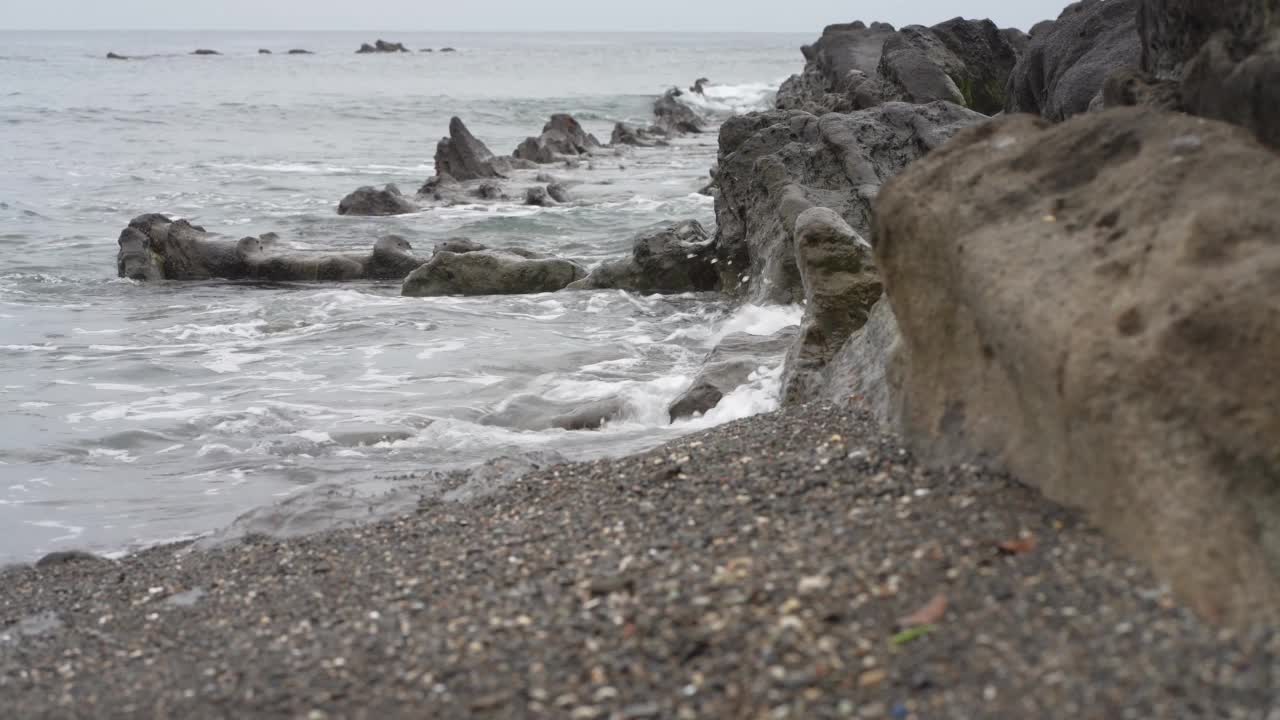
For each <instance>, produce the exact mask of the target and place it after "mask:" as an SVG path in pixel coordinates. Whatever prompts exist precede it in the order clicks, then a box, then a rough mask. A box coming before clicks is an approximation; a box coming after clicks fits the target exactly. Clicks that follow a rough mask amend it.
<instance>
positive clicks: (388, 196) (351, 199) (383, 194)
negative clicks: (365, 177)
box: [338, 185, 419, 215]
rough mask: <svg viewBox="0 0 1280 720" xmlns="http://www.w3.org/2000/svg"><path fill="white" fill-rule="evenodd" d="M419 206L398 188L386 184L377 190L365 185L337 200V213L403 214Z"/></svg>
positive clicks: (415, 209)
mask: <svg viewBox="0 0 1280 720" xmlns="http://www.w3.org/2000/svg"><path fill="white" fill-rule="evenodd" d="M418 210H419V208H418V206H417V205H415V204H414V203H413V202H412V201H411V200H409V199H408V198H406V197H405V196H404V195H402V194H401V193H400V188H398V187H396V186H395V185H387V186H386V187H384V188H383V189H381V190H379V189H377V188H375V187H372V186H369V185H366V186H364V187H362V188H357V189H356V190H355V191H354V192H352V193H351V194H350V195H347V196H346V197H344V198H342V200H341V201H339V202H338V214H339V215H404V214H407V213H413V212H418Z"/></svg>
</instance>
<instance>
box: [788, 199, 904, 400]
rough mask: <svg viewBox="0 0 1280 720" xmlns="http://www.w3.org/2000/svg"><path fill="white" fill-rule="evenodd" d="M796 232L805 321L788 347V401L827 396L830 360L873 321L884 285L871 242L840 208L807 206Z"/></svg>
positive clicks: (796, 249)
mask: <svg viewBox="0 0 1280 720" xmlns="http://www.w3.org/2000/svg"><path fill="white" fill-rule="evenodd" d="M794 236H795V240H794V242H795V251H796V263H797V265H798V266H799V268H800V279H801V281H802V283H803V285H804V301H805V302H804V320H803V321H802V322H801V325H800V337H799V338H798V340H797V342H795V343H794V344H792V346H791V349H790V350H789V351H788V352H787V363H786V367H785V369H784V371H783V375H782V401H783V402H784V403H799V402H805V401H808V400H812V399H814V398H816V397H819V396H820V395H821V391H822V389H823V386H824V385H825V383H826V380H827V378H826V370H827V365H828V364H829V363H830V362H831V360H832V358H834V357H835V355H836V353H837V352H839V351H840V348H841V347H842V346H843V345H844V344H845V342H846V341H847V340H848V339H849V336H851V335H852V334H853V333H854V331H856V330H859V329H861V328H862V326H863V325H866V324H867V316H868V315H869V314H870V312H871V307H872V306H873V305H875V303H876V301H877V300H879V299H880V293H881V291H882V290H883V287H882V286H881V284H880V275H879V273H877V272H876V267H875V261H874V260H873V259H872V257H871V245H870V244H869V243H868V242H867V241H866V240H864V239H863V238H862V236H861V235H859V234H858V233H857V232H856V231H855V230H854V229H853V228H851V227H849V225H848V223H846V222H845V221H844V220H843V219H842V218H841V217H840V216H839V215H837V214H836V212H835V211H834V210H831V209H830V208H824V207H815V208H809V209H808V210H805V211H804V212H803V213H801V214H800V216H799V217H797V218H796V224H795V233H794Z"/></svg>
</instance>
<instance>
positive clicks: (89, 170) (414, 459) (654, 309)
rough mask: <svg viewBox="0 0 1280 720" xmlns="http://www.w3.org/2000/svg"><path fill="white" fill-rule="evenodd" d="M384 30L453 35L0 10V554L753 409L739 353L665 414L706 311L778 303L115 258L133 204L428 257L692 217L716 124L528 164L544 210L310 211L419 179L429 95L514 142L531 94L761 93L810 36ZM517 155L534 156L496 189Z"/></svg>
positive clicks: (190, 524) (604, 254)
mask: <svg viewBox="0 0 1280 720" xmlns="http://www.w3.org/2000/svg"><path fill="white" fill-rule="evenodd" d="M382 35H383V37H385V38H386V39H388V40H392V41H400V42H404V43H406V44H407V45H408V46H409V47H411V48H414V49H415V50H416V49H420V48H427V47H431V48H440V47H442V46H446V45H448V46H452V47H455V48H457V50H458V51H457V52H456V53H439V52H435V53H420V52H415V53H412V54H396V55H356V54H354V50H355V49H356V48H357V47H358V46H359V45H360V43H361V42H366V41H370V42H371V41H372V40H374V39H376V36H370V35H369V34H366V33H296V34H287V33H181V32H167V33H155V32H146V33H143V32H137V33H130V32H111V33H18V32H6V33H0V48H2V49H0V147H2V148H3V163H0V248H2V249H3V257H4V260H3V264H2V265H0V406H2V407H3V413H2V414H0V430H2V432H0V528H3V532H2V533H0V564H3V563H5V562H10V561H25V560H31V559H33V558H35V557H37V556H38V555H40V554H41V553H44V552H48V551H52V550H57V549H66V548H71V547H75V548H87V549H91V550H96V551H101V552H119V551H123V550H126V549H131V548H137V547H140V546H144V545H146V544H150V543H154V542H159V541H164V540H171V539H176V538H183V537H192V536H196V535H200V534H202V533H207V532H209V531H212V530H214V529H216V528H219V527H222V526H225V525H226V524H227V523H229V522H230V521H231V520H233V519H234V518H235V517H237V516H238V515H240V514H241V513H244V512H246V511H248V510H250V509H253V508H257V507H261V506H263V505H267V504H271V503H274V502H278V501H280V500H281V499H282V498H288V497H290V496H292V495H294V494H296V493H299V492H303V491H305V490H306V489H307V488H309V487H315V486H318V485H321V484H334V483H336V484H339V485H341V486H343V487H350V488H352V489H353V490H356V491H358V490H360V489H362V488H368V487H375V486H378V484H379V483H385V482H386V478H388V477H394V476H397V475H402V474H409V473H415V472H420V471H423V470H426V469H431V468H452V467H462V466H467V465H470V464H473V463H476V462H480V461H483V460H485V459H487V458H492V457H497V456H501V455H506V454H512V453H520V452H524V451H529V450H548V449H550V450H557V451H559V452H561V453H563V454H564V455H566V456H568V457H570V458H587V457H592V456H599V455H605V454H623V453H628V452H634V451H637V450H640V449H643V448H646V447H650V446H653V445H655V444H658V443H660V442H662V441H664V440H667V439H669V438H671V437H673V436H675V435H678V434H681V433H685V432H689V431H692V430H695V429H699V428H703V427H707V426H709V425H712V424H715V423H719V422H724V421H727V420H730V419H734V418H737V417H742V416H745V415H749V414H753V413H757V412H761V411H766V410H769V409H772V408H773V407H775V406H776V403H777V378H778V368H776V367H768V366H766V367H762V368H761V370H760V372H758V373H757V374H756V376H754V377H753V379H752V380H751V382H749V383H748V384H747V385H745V386H744V387H742V388H740V389H739V390H738V391H736V392H735V393H733V394H731V395H730V396H729V397H727V398H726V399H725V400H724V401H723V402H722V403H721V405H720V406H719V407H717V408H716V409H715V410H713V411H711V412H710V413H708V414H707V416H706V417H704V418H699V419H695V420H689V421H682V422H678V423H676V424H674V425H673V424H671V423H670V422H669V421H668V419H667V417H666V407H667V405H668V404H669V403H670V401H671V400H672V399H674V398H675V397H676V396H677V395H678V394H679V393H680V392H681V391H682V390H683V389H684V387H686V386H687V385H688V383H689V382H690V380H691V378H692V373H693V372H694V371H695V370H696V368H697V366H698V364H699V363H700V361H701V360H702V358H703V356H704V355H705V353H706V352H707V350H708V349H709V348H710V347H712V346H714V344H715V342H716V340H717V339H718V338H719V337H722V336H723V335H725V334H727V333H730V332H740V331H746V332H755V333H758V334H769V333H772V332H775V331H776V330H778V329H779V328H781V327H785V326H786V325H789V324H794V323H796V322H797V321H798V319H799V314H800V313H799V310H798V309H796V308H780V307H764V308H761V307H753V306H746V307H740V308H735V307H732V306H730V305H728V304H726V303H724V302H723V301H721V300H720V299H719V298H717V297H708V296H692V295H688V296H672V297H658V296H652V297H644V296H637V295H633V294H627V293H622V292H617V291H605V292H593V293H555V294H545V295H532V296H507V297H480V298H401V297H400V296H399V283H355V284H306V283H289V284H276V285H267V284H250V283H236V282H201V283H157V284H141V283H137V282H133V281H129V280H122V279H118V278H116V277H115V275H116V272H115V255H116V238H117V236H118V235H119V233H120V230H121V229H122V228H123V227H124V226H125V225H126V224H127V223H128V221H129V220H130V219H131V218H132V217H134V216H136V215H139V214H141V213H144V212H164V213H169V214H172V215H175V216H181V217H186V218H189V219H191V220H192V221H193V222H196V223H197V224H201V225H203V226H204V227H206V228H207V229H208V230H209V231H211V232H214V233H218V234H222V235H226V236H230V237H240V236H243V235H249V234H253V235H256V234H260V233H263V232H276V233H279V234H280V235H281V238H282V241H283V242H285V243H286V244H288V245H290V246H292V247H295V248H299V249H327V250H357V249H358V250H364V249H367V248H369V247H370V246H371V245H372V243H373V241H374V240H375V239H376V238H377V237H379V236H381V235H385V234H388V233H397V234H400V235H403V236H404V237H406V238H408V239H409V240H410V242H412V243H413V245H414V247H415V248H416V249H417V250H418V251H419V252H420V253H424V254H429V252H430V249H431V247H432V245H433V244H434V243H435V242H437V241H439V240H442V239H444V238H448V237H457V236H465V237H470V238H472V239H474V240H477V241H480V242H483V243H486V244H489V245H498V246H506V245H518V246H522V247H527V248H531V249H535V250H541V251H546V252H552V253H555V254H557V255H562V256H566V257H571V258H575V259H578V260H580V261H582V262H584V263H586V264H592V263H596V262H599V261H600V260H602V259H605V258H610V257H615V256H618V255H622V254H624V253H625V252H627V251H628V250H629V247H630V240H631V238H632V237H633V235H634V234H635V233H637V232H640V231H643V230H646V229H651V228H654V227H658V226H660V225H662V224H665V223H668V222H671V221H674V220H680V219H685V218H695V219H697V220H699V221H701V222H703V223H704V224H706V225H707V226H708V227H709V228H710V227H711V226H712V224H713V222H714V213H713V210H712V203H711V200H710V199H709V198H706V197H703V196H701V195H699V194H697V193H696V191H697V190H698V189H699V188H700V187H701V186H702V185H704V184H705V182H706V176H707V170H708V168H709V167H710V165H711V164H712V162H714V159H715V152H716V147H715V145H716V138H715V134H714V132H713V133H709V134H705V135H702V136H695V137H691V138H687V139H683V140H681V141H679V142H677V143H675V144H674V145H673V146H672V147H669V148H654V149H639V150H634V151H628V152H626V153H623V154H620V155H613V154H607V155H605V156H603V157H601V158H600V159H599V161H598V162H596V163H594V165H593V167H591V168H588V167H587V166H585V165H584V166H583V167H580V168H578V169H572V170H571V169H566V168H559V167H555V168H549V170H550V171H551V172H552V173H554V174H556V175H557V176H558V177H560V178H561V179H563V180H565V181H566V182H567V183H568V184H569V185H570V188H571V192H572V193H573V194H574V197H575V200H574V202H572V203H570V204H568V205H565V206H561V207H556V208H547V209H541V208H528V207H523V206H520V205H518V204H514V203H510V204H499V205H496V206H493V205H491V206H479V205H476V206H459V207H452V208H442V209H430V210H426V211H424V212H421V213H417V214H413V215H405V216H398V217H392V218H351V217H340V216H338V215H337V214H336V209H335V208H336V205H337V202H338V200H339V199H340V198H341V197H342V196H344V195H345V194H346V193H348V192H350V191H351V190H353V189H355V188H356V187H358V186H361V185H368V184H379V185H380V184H382V183H387V182H394V183H397V184H399V185H400V186H401V187H402V188H404V189H405V190H406V191H412V190H413V189H415V188H416V187H417V186H418V185H419V184H421V183H422V181H424V180H425V179H426V178H427V177H429V176H430V175H431V174H432V173H433V166H432V155H433V152H434V148H435V143H436V141H437V140H438V139H439V138H440V137H441V135H443V134H444V133H445V132H446V128H447V125H448V121H449V118H450V116H452V115H459V116H461V117H462V118H464V120H466V122H467V123H468V125H469V127H470V128H471V130H472V131H473V132H474V133H475V134H476V135H477V136H478V137H480V138H481V139H482V140H484V141H485V142H486V143H487V144H488V145H489V146H490V147H491V148H492V149H493V150H494V151H495V152H499V153H509V152H511V151H512V150H513V149H514V148H515V146H516V145H517V144H518V143H519V141H520V140H522V139H523V138H524V137H526V136H528V135H535V134H537V132H538V131H539V130H540V129H541V126H542V124H543V123H544V122H545V121H546V118H547V117H548V116H549V115H550V114H552V113H554V112H571V113H573V114H574V115H575V116H577V117H578V118H579V120H581V121H582V122H583V124H584V125H586V126H587V128H588V129H589V130H591V131H593V132H595V133H597V134H598V135H599V136H601V138H602V139H604V140H606V141H607V139H608V135H609V132H610V129H611V127H612V124H613V122H614V121H617V120H624V121H632V122H637V123H643V122H646V121H648V120H649V119H650V110H651V104H652V101H653V99H654V98H655V97H656V96H657V95H658V94H660V93H661V92H662V91H663V90H664V89H665V88H667V87H670V86H672V85H681V86H687V85H689V84H690V83H691V82H692V81H693V80H694V79H695V78H698V77H708V78H710V79H711V80H712V81H713V82H714V83H715V85H714V86H713V87H712V89H711V90H710V91H709V93H708V98H706V99H699V108H700V110H702V111H703V112H705V113H707V114H708V115H710V116H713V117H716V118H723V117H727V116H728V115H729V114H731V113H735V112H745V111H749V110H752V109H758V108H762V107H765V106H767V105H768V104H769V102H770V100H771V93H772V90H773V89H774V88H776V87H777V85H778V83H779V82H780V81H781V80H782V79H783V78H785V77H786V76H787V75H789V74H790V73H791V72H794V71H795V69H796V68H797V67H799V65H800V56H799V52H798V50H797V48H798V47H799V46H800V44H802V43H803V42H805V41H807V40H808V39H809V38H806V37H802V36H789V35H758V34H757V35H641V34H635V35H631V34H618V35H595V34H570V35H555V34H528V35H498V34H447V35H445V34H429V33H395V32H387V33H383V34H382ZM196 48H213V49H216V50H218V51H220V52H222V53H223V54H222V55H221V56H215V57H201V56H192V55H189V54H188V53H189V52H190V51H191V50H193V49H196ZM258 48H269V49H272V50H273V51H274V53H275V54H272V55H259V54H258V53H257V50H258ZM290 48H305V49H308V50H311V51H313V52H315V53H316V54H314V55H302V56H290V55H286V54H284V52H285V51H287V50H288V49H290ZM109 51H114V52H117V53H121V54H125V55H132V56H145V57H144V58H142V59H138V60H132V61H128V62H120V61H108V60H106V59H104V58H105V55H106V53H107V52H109ZM522 183H523V184H532V173H529V174H528V177H525V176H524V175H521V176H518V177H515V178H513V179H512V180H511V182H510V183H509V188H510V189H511V190H512V191H513V192H519V191H520V190H522V188H523V185H522ZM610 397H617V398H621V399H622V400H623V401H624V403H625V410H624V411H623V413H622V414H621V415H620V416H619V417H617V418H616V419H614V420H612V421H610V422H609V423H608V424H606V426H605V427H604V428H603V429H601V430H598V431H578V432H568V431H563V430H546V431H526V430H519V429H516V428H511V427H502V426H500V425H493V424H491V423H486V422H485V421H484V418H485V417H486V415H488V414H490V413H492V412H494V411H498V410H501V409H503V408H505V407H507V406H508V404H510V403H512V402H516V403H523V404H526V405H527V404H532V405H534V406H538V405H539V404H544V405H548V406H550V405H565V404H572V403H575V402H586V401H591V400H596V399H602V398H610Z"/></svg>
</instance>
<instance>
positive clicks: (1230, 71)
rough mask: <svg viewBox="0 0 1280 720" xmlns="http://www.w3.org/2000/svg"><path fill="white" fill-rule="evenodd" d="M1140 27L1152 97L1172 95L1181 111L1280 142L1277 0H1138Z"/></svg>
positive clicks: (1279, 11) (1274, 143)
mask: <svg viewBox="0 0 1280 720" xmlns="http://www.w3.org/2000/svg"><path fill="white" fill-rule="evenodd" d="M1138 31H1139V33H1140V35H1141V38H1142V48H1143V53H1142V67H1143V69H1144V70H1145V71H1146V72H1147V73H1148V75H1149V76H1150V78H1152V80H1153V84H1155V85H1156V87H1155V88H1154V90H1153V91H1149V93H1148V94H1154V95H1155V96H1156V103H1155V104H1167V99H1168V98H1169V97H1171V96H1172V97H1177V98H1179V101H1180V102H1179V104H1180V107H1181V109H1183V110H1185V111H1187V112H1190V113H1192V114H1195V115H1200V116H1203V117H1208V118H1214V119H1218V120H1225V121H1227V122H1231V123H1235V124H1237V125H1242V126H1244V127H1247V128H1249V129H1250V130H1253V131H1254V132H1255V133H1257V134H1258V137H1259V138H1260V139H1261V140H1262V141H1263V142H1265V143H1267V144H1269V145H1271V146H1273V147H1280V4H1278V3H1277V2H1276V0H1140V2H1139V5H1138ZM1160 86H1163V87H1160ZM1133 100H1134V101H1135V103H1138V102H1150V99H1149V98H1146V97H1141V96H1140V97H1136V98H1133Z"/></svg>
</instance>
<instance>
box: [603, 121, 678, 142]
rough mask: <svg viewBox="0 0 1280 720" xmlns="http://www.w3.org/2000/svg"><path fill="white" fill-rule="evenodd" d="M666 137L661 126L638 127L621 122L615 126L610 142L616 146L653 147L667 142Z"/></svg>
mask: <svg viewBox="0 0 1280 720" xmlns="http://www.w3.org/2000/svg"><path fill="white" fill-rule="evenodd" d="M665 138H666V135H665V133H663V132H662V130H661V129H660V128H656V127H655V128H638V127H633V126H631V125H628V124H626V123H622V122H620V123H617V124H615V125H614V126H613V135H612V136H610V138H609V142H610V143H611V144H613V145H615V146H617V145H630V146H632V147H653V146H655V145H661V144H663V143H665V142H666V139H665Z"/></svg>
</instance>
